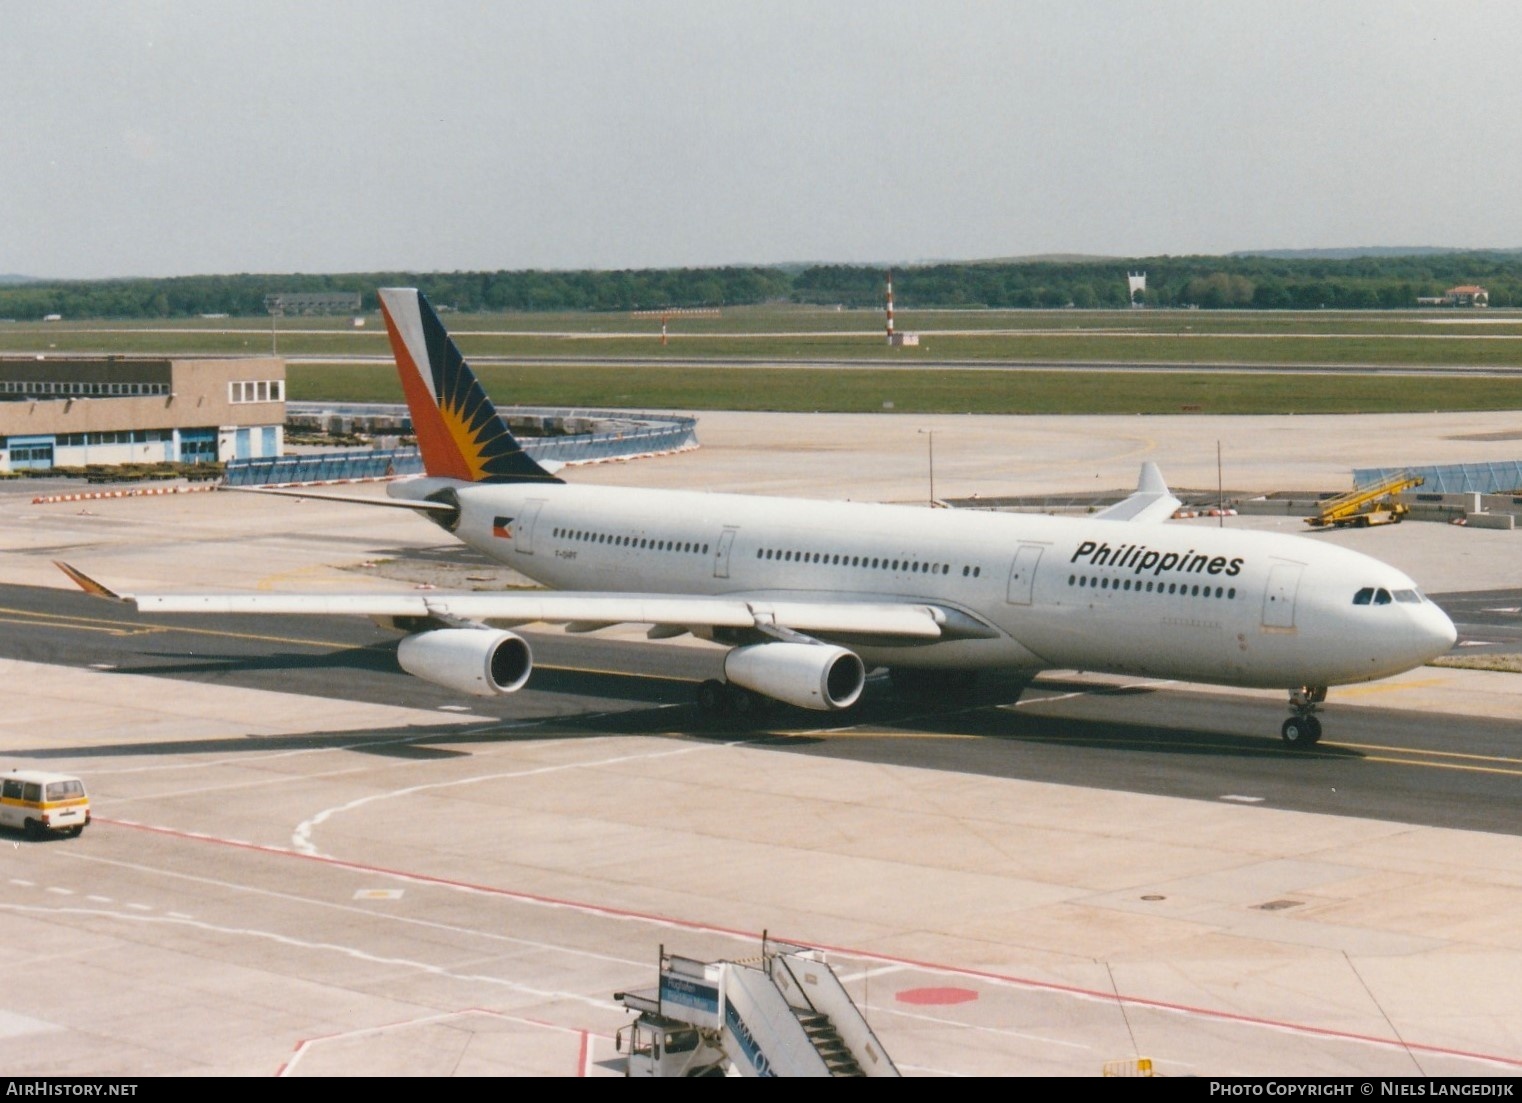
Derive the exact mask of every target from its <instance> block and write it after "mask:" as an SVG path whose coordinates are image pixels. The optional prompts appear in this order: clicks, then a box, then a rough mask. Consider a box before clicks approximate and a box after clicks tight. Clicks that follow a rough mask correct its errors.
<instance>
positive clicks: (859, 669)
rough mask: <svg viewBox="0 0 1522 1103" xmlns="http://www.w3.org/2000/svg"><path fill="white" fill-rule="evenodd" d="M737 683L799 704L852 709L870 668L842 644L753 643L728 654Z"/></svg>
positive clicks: (727, 665) (729, 674)
mask: <svg viewBox="0 0 1522 1103" xmlns="http://www.w3.org/2000/svg"><path fill="white" fill-rule="evenodd" d="M724 676H725V677H726V678H728V679H729V680H730V681H731V682H733V683H734V684H735V685H737V686H744V687H745V688H746V689H750V690H754V691H755V692H757V693H760V694H763V695H764V696H767V697H775V698H776V699H777V700H779V701H786V702H787V703H788V704H790V705H797V706H798V707H799V708H806V709H816V710H818V711H820V712H828V711H830V710H831V709H848V708H850V707H851V706H852V705H854V704H855V703H856V699H857V698H858V697H860V696H861V691H862V687H863V686H865V685H866V684H867V668H866V666H865V664H863V663H862V661H861V659H860V658H859V657H858V656H857V655H855V654H854V653H853V652H850V651H847V650H846V649H845V648H844V647H833V646H830V645H829V644H822V643H786V642H782V641H779V642H777V643H753V644H749V645H747V646H745V647H737V648H735V649H734V650H733V651H731V652H730V653H729V654H727V655H725V656H724Z"/></svg>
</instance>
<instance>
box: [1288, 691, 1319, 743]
mask: <svg viewBox="0 0 1522 1103" xmlns="http://www.w3.org/2000/svg"><path fill="white" fill-rule="evenodd" d="M1325 700H1326V686H1301V687H1300V688H1299V689H1293V690H1290V695H1289V710H1290V712H1292V713H1294V715H1293V716H1291V717H1290V718H1289V719H1288V720H1286V721H1285V722H1284V726H1283V727H1281V728H1280V729H1279V734H1280V736H1282V737H1283V739H1284V743H1285V745H1286V746H1288V747H1293V748H1295V749H1297V750H1298V749H1304V748H1306V747H1313V746H1315V744H1316V741H1317V740H1319V739H1320V738H1321V721H1320V720H1319V719H1318V718H1317V717H1316V713H1317V711H1318V710H1319V706H1320V705H1321V703H1322V702H1323V701H1325Z"/></svg>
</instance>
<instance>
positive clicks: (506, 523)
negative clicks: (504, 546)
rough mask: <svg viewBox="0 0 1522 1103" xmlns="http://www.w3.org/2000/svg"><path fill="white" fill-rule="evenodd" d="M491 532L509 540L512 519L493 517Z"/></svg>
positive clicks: (511, 535)
mask: <svg viewBox="0 0 1522 1103" xmlns="http://www.w3.org/2000/svg"><path fill="white" fill-rule="evenodd" d="M491 534H492V535H493V536H496V537H499V538H500V539H503V540H511V539H512V538H513V519H512V518H511V517H493V518H492V522H491Z"/></svg>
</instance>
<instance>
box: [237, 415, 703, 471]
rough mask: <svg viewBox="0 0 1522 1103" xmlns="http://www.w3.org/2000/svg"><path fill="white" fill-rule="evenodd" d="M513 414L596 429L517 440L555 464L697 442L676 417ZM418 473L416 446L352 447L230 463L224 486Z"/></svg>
mask: <svg viewBox="0 0 1522 1103" xmlns="http://www.w3.org/2000/svg"><path fill="white" fill-rule="evenodd" d="M324 409H332V408H331V407H324ZM347 409H350V410H352V409H355V408H354V407H348V408H347ZM364 409H365V410H366V412H367V414H374V412H375V410H376V408H375V407H365V408H364ZM396 409H399V410H400V411H401V414H399V415H398V416H399V417H401V416H402V415H404V414H405V409H406V408H405V407H399V408H396ZM512 413H513V414H514V415H519V416H524V415H526V416H535V417H544V418H546V419H547V420H554V421H557V422H561V423H563V422H566V421H572V420H583V421H590V422H594V423H595V424H597V425H598V426H600V428H599V429H598V430H597V431H596V432H592V433H577V434H570V435H565V436H556V437H524V438H522V439H521V443H522V445H523V450H524V451H525V452H527V453H528V454H529V455H530V456H532V457H533V458H534V459H536V460H540V461H544V462H549V463H554V464H568V465H569V464H578V463H596V462H598V461H600V460H613V459H629V458H632V457H634V456H648V455H653V454H657V453H661V452H675V451H679V450H681V449H684V448H695V447H697V443H698V436H697V425H698V421H697V418H694V417H686V416H683V415H680V414H655V415H649V414H631V413H629V412H628V411H614V410H564V409H556V410H549V409H525V408H515V409H514V410H513V411H512ZM422 473H423V459H422V456H421V455H420V454H419V453H418V450H417V449H416V448H390V449H351V450H348V451H343V452H309V453H304V454H299V455H290V456H275V457H269V458H263V459H247V460H229V461H228V462H227V474H226V478H225V480H224V481H225V482H226V484H227V485H228V486H271V485H275V484H281V483H326V482H346V481H352V480H356V479H384V478H389V477H392V476H396V475H420V474H422Z"/></svg>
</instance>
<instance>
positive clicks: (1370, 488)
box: [1305, 471, 1425, 528]
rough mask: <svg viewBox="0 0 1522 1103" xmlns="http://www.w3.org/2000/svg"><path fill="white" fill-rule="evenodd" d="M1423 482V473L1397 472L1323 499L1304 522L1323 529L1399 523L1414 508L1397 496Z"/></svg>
mask: <svg viewBox="0 0 1522 1103" xmlns="http://www.w3.org/2000/svg"><path fill="white" fill-rule="evenodd" d="M1424 481H1425V480H1424V479H1423V478H1422V476H1420V475H1417V474H1414V473H1413V472H1410V471H1398V472H1396V473H1395V474H1394V475H1391V476H1390V477H1389V478H1386V479H1381V480H1380V481H1379V482H1377V483H1369V484H1367V485H1365V486H1356V487H1354V488H1353V489H1352V490H1350V491H1348V492H1347V493H1346V494H1338V495H1337V496H1336V497H1333V498H1326V499H1323V500H1322V501H1321V502H1319V503H1317V512H1316V513H1315V514H1313V515H1312V516H1310V517H1307V518H1306V519H1305V523H1306V524H1308V525H1313V526H1315V527H1316V528H1324V527H1325V526H1327V525H1336V526H1338V527H1339V528H1343V527H1347V526H1350V525H1358V526H1360V527H1362V526H1367V525H1388V524H1392V523H1395V522H1398V521H1399V520H1400V519H1401V518H1403V517H1405V515H1406V514H1407V513H1409V512H1410V511H1411V507H1410V506H1408V505H1406V503H1404V502H1398V501H1396V500H1395V495H1397V494H1399V493H1400V492H1401V491H1403V490H1410V489H1411V488H1412V487H1416V486H1421V485H1422V483H1423V482H1424Z"/></svg>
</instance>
